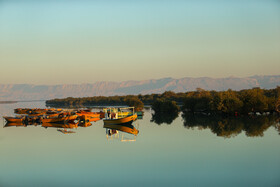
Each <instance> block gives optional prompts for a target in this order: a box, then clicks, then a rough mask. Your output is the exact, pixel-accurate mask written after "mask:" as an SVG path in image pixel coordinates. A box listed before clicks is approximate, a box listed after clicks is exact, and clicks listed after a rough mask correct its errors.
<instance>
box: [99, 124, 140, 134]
mask: <svg viewBox="0 0 280 187" xmlns="http://www.w3.org/2000/svg"><path fill="white" fill-rule="evenodd" d="M103 127H104V128H107V129H112V130H118V131H122V132H126V133H129V134H134V135H137V134H138V133H139V130H137V129H136V128H135V127H134V126H133V125H131V124H130V125H114V124H104V126H103Z"/></svg>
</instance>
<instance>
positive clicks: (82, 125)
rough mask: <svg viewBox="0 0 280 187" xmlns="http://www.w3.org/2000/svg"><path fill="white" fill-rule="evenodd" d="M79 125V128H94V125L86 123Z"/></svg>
mask: <svg viewBox="0 0 280 187" xmlns="http://www.w3.org/2000/svg"><path fill="white" fill-rule="evenodd" d="M78 125H79V127H89V126H92V123H90V122H86V123H79V124H78Z"/></svg>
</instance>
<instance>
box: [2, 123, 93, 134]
mask: <svg viewBox="0 0 280 187" xmlns="http://www.w3.org/2000/svg"><path fill="white" fill-rule="evenodd" d="M91 125H92V123H90V122H86V123H42V124H38V123H33V124H26V123H10V122H8V123H6V124H5V125H4V128H6V127H28V126H41V127H44V128H45V129H48V128H57V131H58V132H62V133H63V134H70V133H76V132H75V131H72V130H70V129H77V128H78V127H89V126H91Z"/></svg>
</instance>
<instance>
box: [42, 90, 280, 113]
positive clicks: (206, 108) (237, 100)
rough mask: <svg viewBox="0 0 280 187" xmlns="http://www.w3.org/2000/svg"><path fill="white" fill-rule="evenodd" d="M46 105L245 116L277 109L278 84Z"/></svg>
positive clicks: (279, 103) (56, 101) (279, 100)
mask: <svg viewBox="0 0 280 187" xmlns="http://www.w3.org/2000/svg"><path fill="white" fill-rule="evenodd" d="M46 105H47V106H59V107H63V106H64V107H71V106H106V105H111V106H114V105H128V106H134V107H135V108H136V109H137V110H142V109H143V107H144V105H151V107H152V109H153V110H154V111H155V112H156V113H171V112H173V113H178V112H179V111H183V112H188V113H192V114H195V113H203V114H206V115H220V114H222V115H248V114H256V113H261V114H265V113H267V114H268V113H270V114H271V113H275V112H278V113H279V112H280V87H279V86H277V87H276V88H275V89H261V88H252V89H244V90H241V91H234V90H231V89H229V90H227V91H207V90H203V89H201V88H197V89H196V91H190V92H184V93H183V92H181V93H175V92H172V91H166V92H164V93H162V94H147V95H141V94H139V95H126V96H108V97H105V96H95V97H82V98H73V97H68V98H65V99H52V100H48V101H46Z"/></svg>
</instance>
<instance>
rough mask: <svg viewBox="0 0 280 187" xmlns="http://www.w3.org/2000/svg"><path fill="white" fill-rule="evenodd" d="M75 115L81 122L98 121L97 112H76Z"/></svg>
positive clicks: (98, 114) (98, 115)
mask: <svg viewBox="0 0 280 187" xmlns="http://www.w3.org/2000/svg"><path fill="white" fill-rule="evenodd" d="M76 114H77V115H78V116H79V118H80V120H81V121H85V122H87V121H98V120H100V113H98V112H88V111H78V112H76Z"/></svg>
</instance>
